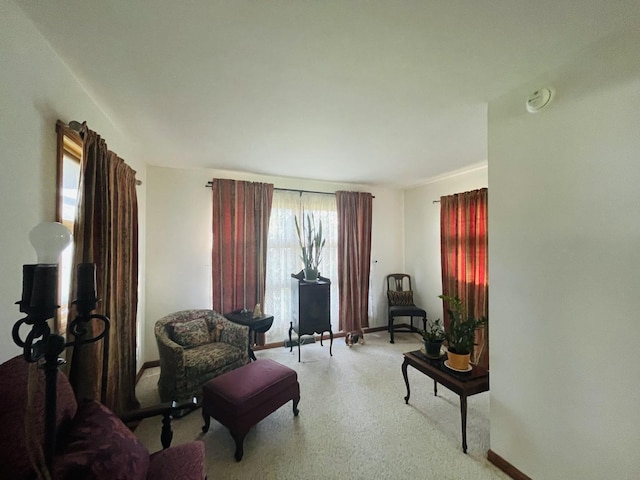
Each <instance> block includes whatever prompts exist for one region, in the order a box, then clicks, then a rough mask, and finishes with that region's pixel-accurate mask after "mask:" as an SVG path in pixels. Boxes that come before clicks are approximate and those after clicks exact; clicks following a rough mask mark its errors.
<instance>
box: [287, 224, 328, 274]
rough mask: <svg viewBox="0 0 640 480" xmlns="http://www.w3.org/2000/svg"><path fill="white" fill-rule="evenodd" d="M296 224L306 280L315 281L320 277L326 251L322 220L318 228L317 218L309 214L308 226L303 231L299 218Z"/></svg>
mask: <svg viewBox="0 0 640 480" xmlns="http://www.w3.org/2000/svg"><path fill="white" fill-rule="evenodd" d="M294 220H295V224H296V232H297V233H298V242H299V244H300V250H301V251H302V254H301V255H300V259H301V260H302V265H303V267H304V272H305V278H308V279H310V280H315V279H316V278H317V277H318V265H320V262H321V261H322V250H323V249H324V244H325V239H324V238H322V220H319V221H318V228H317V229H316V226H315V223H316V222H315V218H314V216H313V214H307V225H306V228H304V223H303V225H302V230H301V229H300V224H299V223H298V217H297V216H296V217H295V218H294Z"/></svg>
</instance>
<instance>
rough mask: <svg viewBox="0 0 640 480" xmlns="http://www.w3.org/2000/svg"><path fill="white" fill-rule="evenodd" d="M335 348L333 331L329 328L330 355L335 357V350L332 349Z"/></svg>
mask: <svg viewBox="0 0 640 480" xmlns="http://www.w3.org/2000/svg"><path fill="white" fill-rule="evenodd" d="M332 348H333V332H332V331H331V330H329V356H330V357H333V352H332V351H331V350H332Z"/></svg>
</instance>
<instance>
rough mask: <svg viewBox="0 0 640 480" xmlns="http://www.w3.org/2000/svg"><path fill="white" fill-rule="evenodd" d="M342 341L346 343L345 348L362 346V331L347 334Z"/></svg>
mask: <svg viewBox="0 0 640 480" xmlns="http://www.w3.org/2000/svg"><path fill="white" fill-rule="evenodd" d="M344 341H345V342H346V343H347V347H352V346H353V345H355V344H356V343H359V344H360V345H364V334H363V333H362V331H360V332H353V333H351V332H350V333H347V335H346V336H345V337H344Z"/></svg>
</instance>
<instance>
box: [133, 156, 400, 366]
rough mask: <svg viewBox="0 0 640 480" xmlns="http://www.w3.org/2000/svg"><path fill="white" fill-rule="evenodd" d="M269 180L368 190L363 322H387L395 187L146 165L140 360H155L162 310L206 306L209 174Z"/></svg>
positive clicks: (395, 242) (396, 262)
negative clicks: (367, 291) (367, 295)
mask: <svg viewBox="0 0 640 480" xmlns="http://www.w3.org/2000/svg"><path fill="white" fill-rule="evenodd" d="M214 177H217V178H234V179H237V180H248V181H259V182H269V183H273V184H274V185H275V187H278V188H293V189H306V190H313V191H323V192H334V191H336V190H351V191H367V192H371V193H372V194H373V195H375V199H374V200H373V202H374V203H373V235H372V246H371V249H372V271H373V280H372V285H371V288H372V296H373V298H374V299H375V302H374V315H375V318H374V319H373V320H372V321H371V322H370V326H372V327H375V326H385V325H386V297H385V296H384V295H385V294H384V292H383V290H382V288H383V284H384V275H386V274H387V273H389V272H391V271H392V270H397V269H399V268H401V267H402V262H403V255H402V238H403V234H402V214H401V213H402V201H403V200H402V191H400V190H390V189H384V188H379V187H374V186H367V185H349V184H336V183H326V182H314V181H309V180H300V179H289V178H279V177H268V176H262V175H253V174H246V173H235V172H234V173H231V172H224V171H215V170H206V169H200V170H198V169H172V168H163V167H153V166H149V167H148V170H147V183H148V186H147V195H148V209H147V244H146V250H147V251H146V255H147V259H146V265H147V283H146V287H147V288H146V298H147V308H146V325H145V343H146V346H145V361H152V360H157V359H158V353H157V347H156V344H155V337H154V333H153V327H154V324H155V321H156V320H158V319H159V318H161V317H162V316H164V315H166V314H168V313H171V312H174V311H177V310H182V309H189V308H211V304H210V300H209V297H210V288H211V258H210V255H211V254H210V251H211V245H210V236H211V189H209V188H205V186H206V184H207V182H208V181H210V180H211V179H212V178H214Z"/></svg>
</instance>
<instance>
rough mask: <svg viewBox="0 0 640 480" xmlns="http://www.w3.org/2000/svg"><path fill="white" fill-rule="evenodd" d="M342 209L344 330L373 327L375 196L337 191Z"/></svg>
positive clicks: (340, 283)
mask: <svg viewBox="0 0 640 480" xmlns="http://www.w3.org/2000/svg"><path fill="white" fill-rule="evenodd" d="M336 203H337V208H338V292H339V296H340V302H339V311H340V313H339V318H340V330H341V331H344V332H346V333H350V332H361V331H362V329H363V328H364V327H368V326H369V315H368V314H369V274H370V269H371V222H372V209H373V196H372V195H371V194H370V193H366V192H344V191H341V192H336Z"/></svg>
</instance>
